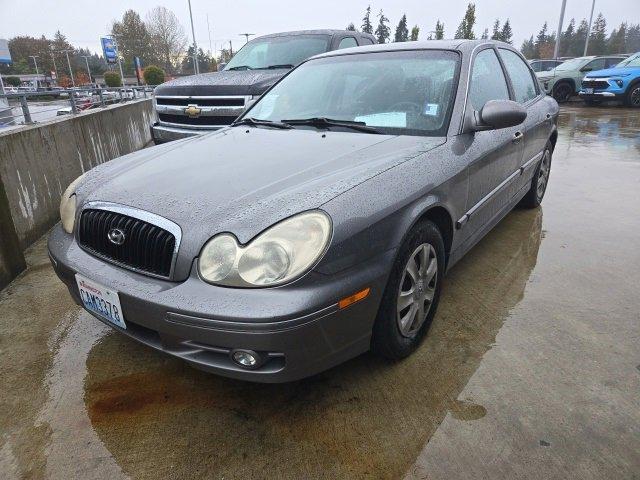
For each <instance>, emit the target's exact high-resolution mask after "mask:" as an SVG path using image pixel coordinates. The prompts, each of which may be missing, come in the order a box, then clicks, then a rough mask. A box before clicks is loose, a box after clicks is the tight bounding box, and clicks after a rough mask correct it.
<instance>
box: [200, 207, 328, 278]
mask: <svg viewBox="0 0 640 480" xmlns="http://www.w3.org/2000/svg"><path fill="white" fill-rule="evenodd" d="M331 231H332V228H331V219H330V218H329V216H328V215H327V214H326V213H324V212H322V211H319V210H314V211H310V212H305V213H301V214H298V215H295V216H293V217H290V218H288V219H286V220H283V221H282V222H280V223H277V224H275V225H274V226H272V227H270V228H269V229H267V230H265V231H264V232H263V233H261V234H260V235H258V236H257V237H256V238H255V239H253V240H252V241H251V242H249V244H247V245H246V246H241V245H238V242H237V241H236V239H235V237H234V236H233V235H230V234H228V233H223V234H221V235H217V236H215V237H213V238H212V239H211V240H209V241H208V242H207V244H206V245H205V246H204V248H203V249H202V252H201V253H200V258H199V260H198V271H199V272H200V276H201V277H202V278H203V279H204V280H205V281H207V282H209V283H213V284H216V285H224V286H229V287H271V286H275V285H282V284H284V283H288V282H290V281H292V280H294V279H296V278H298V277H300V276H301V275H303V274H304V273H306V272H307V271H308V270H309V269H310V268H311V267H313V265H315V264H316V263H317V261H318V260H319V259H320V257H321V256H322V254H323V253H324V252H325V251H326V249H327V246H328V245H329V240H330V239H331Z"/></svg>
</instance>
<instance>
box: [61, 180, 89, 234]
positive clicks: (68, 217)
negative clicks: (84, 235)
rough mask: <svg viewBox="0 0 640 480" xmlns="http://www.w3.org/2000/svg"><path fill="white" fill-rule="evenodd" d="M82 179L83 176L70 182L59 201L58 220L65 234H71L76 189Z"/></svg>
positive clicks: (74, 212) (74, 217) (74, 215)
mask: <svg viewBox="0 0 640 480" xmlns="http://www.w3.org/2000/svg"><path fill="white" fill-rule="evenodd" d="M82 177H84V174H83V175H80V176H79V177H78V178H76V179H75V180H74V181H73V182H71V184H70V185H69V186H68V187H67V189H66V190H65V191H64V193H63V194H62V199H61V200H60V220H61V221H62V228H63V229H64V231H65V232H67V233H73V226H74V224H75V222H76V187H77V186H78V184H79V183H80V181H81V180H82Z"/></svg>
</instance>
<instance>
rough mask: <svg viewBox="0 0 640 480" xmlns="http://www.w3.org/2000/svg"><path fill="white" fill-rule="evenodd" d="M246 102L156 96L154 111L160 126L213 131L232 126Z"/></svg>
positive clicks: (234, 98) (231, 98) (232, 98)
mask: <svg viewBox="0 0 640 480" xmlns="http://www.w3.org/2000/svg"><path fill="white" fill-rule="evenodd" d="M248 98H249V97H245V96H220V97H178V96H165V97H163V96H157V97H156V110H157V112H158V120H159V122H160V125H166V126H173V127H181V126H183V127H184V128H192V129H206V130H215V129H217V128H222V127H226V126H227V125H230V124H231V123H233V121H234V120H235V119H236V118H238V116H239V115H240V114H241V113H242V112H243V111H244V107H245V104H246V102H247V99H248Z"/></svg>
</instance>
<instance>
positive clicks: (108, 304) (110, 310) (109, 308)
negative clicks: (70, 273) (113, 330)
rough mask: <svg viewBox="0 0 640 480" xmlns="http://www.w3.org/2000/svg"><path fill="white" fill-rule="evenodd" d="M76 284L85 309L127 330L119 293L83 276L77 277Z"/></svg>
mask: <svg viewBox="0 0 640 480" xmlns="http://www.w3.org/2000/svg"><path fill="white" fill-rule="evenodd" d="M76 283H77V284H78V290H80V298H81V299H82V303H83V305H84V308H86V309H87V310H89V311H90V312H92V313H95V314H96V315H98V316H99V317H101V318H104V319H105V320H108V321H109V322H111V323H113V324H114V325H117V326H118V327H120V328H127V325H126V324H125V323H124V319H123V318H122V307H121V306H120V298H119V296H118V292H115V291H113V290H109V289H108V288H105V287H103V286H102V285H100V284H99V283H97V282H94V281H93V280H89V279H88V278H85V277H83V276H82V275H76Z"/></svg>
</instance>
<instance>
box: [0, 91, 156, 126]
mask: <svg viewBox="0 0 640 480" xmlns="http://www.w3.org/2000/svg"><path fill="white" fill-rule="evenodd" d="M152 96H153V89H151V88H150V87H120V88H69V89H60V90H41V91H29V92H17V93H5V94H4V95H3V94H0V99H3V98H5V99H7V103H8V105H4V102H2V101H0V129H1V128H2V127H12V126H18V125H30V124H33V123H37V122H38V121H45V120H48V119H51V118H52V117H55V116H59V115H67V114H69V115H73V114H77V113H81V112H84V111H87V110H90V109H95V108H104V107H106V106H108V105H112V104H115V103H122V102H126V101H130V100H136V99H140V98H149V97H152ZM52 98H53V99H54V100H56V99H60V100H64V101H65V103H60V102H57V103H55V104H53V102H52V105H51V108H48V107H49V105H47V103H46V101H47V100H48V101H51V99H52ZM38 101H42V102H38ZM35 102H38V103H37V104H36V103H35ZM54 111H55V112H56V114H55V115H53V114H52V112H54Z"/></svg>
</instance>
